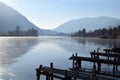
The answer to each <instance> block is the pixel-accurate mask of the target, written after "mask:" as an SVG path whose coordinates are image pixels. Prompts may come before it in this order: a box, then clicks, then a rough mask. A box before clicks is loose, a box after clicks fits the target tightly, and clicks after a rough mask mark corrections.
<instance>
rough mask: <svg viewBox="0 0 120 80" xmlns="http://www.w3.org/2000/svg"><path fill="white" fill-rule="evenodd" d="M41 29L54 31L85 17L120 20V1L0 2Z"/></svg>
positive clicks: (40, 0) (31, 0)
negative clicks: (70, 21) (104, 17)
mask: <svg viewBox="0 0 120 80" xmlns="http://www.w3.org/2000/svg"><path fill="white" fill-rule="evenodd" d="M0 1H1V2H4V3H6V4H7V5H9V6H11V7H13V8H14V9H16V10H17V11H18V12H20V13H21V14H23V15H24V16H26V17H27V18H28V19H29V20H30V21H31V22H32V23H34V24H35V25H37V26H38V27H40V28H44V29H53V28H55V27H58V26H59V25H60V24H62V23H64V22H66V21H69V20H72V19H79V18H84V17H98V16H110V17H116V18H120V0H0Z"/></svg>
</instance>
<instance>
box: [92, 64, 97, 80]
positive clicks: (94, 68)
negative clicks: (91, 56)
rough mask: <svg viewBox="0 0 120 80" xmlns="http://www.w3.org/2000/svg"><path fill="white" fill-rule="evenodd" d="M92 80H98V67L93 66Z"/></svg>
mask: <svg viewBox="0 0 120 80" xmlns="http://www.w3.org/2000/svg"><path fill="white" fill-rule="evenodd" d="M92 80H96V65H95V64H94V65H93V75H92Z"/></svg>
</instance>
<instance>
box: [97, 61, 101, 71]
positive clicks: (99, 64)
mask: <svg viewBox="0 0 120 80" xmlns="http://www.w3.org/2000/svg"><path fill="white" fill-rule="evenodd" d="M97 64H98V65H97V71H98V73H99V72H100V71H101V63H97Z"/></svg>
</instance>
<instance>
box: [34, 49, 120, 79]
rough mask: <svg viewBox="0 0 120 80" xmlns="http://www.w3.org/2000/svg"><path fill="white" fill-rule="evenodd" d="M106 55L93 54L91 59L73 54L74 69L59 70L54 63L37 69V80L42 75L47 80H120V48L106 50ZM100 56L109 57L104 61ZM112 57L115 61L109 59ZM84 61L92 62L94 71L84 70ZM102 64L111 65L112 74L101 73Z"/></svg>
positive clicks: (97, 52)
mask: <svg viewBox="0 0 120 80" xmlns="http://www.w3.org/2000/svg"><path fill="white" fill-rule="evenodd" d="M104 51H105V52H104V53H101V52H99V51H98V50H97V51H94V52H91V53H90V55H91V57H82V56H78V54H77V53H76V54H73V55H72V56H71V57H70V58H69V60H72V68H70V69H69V70H63V69H57V68H54V67H53V63H50V67H46V66H43V65H40V66H39V68H37V69H36V76H37V80H40V79H41V78H40V76H41V75H45V76H46V80H54V79H55V78H57V79H60V80H77V79H82V80H118V79H120V70H118V66H120V48H111V49H104ZM100 56H105V57H108V58H107V59H102V58H100ZM109 57H112V58H113V59H112V60H111V59H109ZM82 61H86V62H92V63H93V69H91V70H90V71H87V70H85V69H82ZM101 64H111V65H112V66H113V70H112V72H111V73H106V72H102V71H101Z"/></svg>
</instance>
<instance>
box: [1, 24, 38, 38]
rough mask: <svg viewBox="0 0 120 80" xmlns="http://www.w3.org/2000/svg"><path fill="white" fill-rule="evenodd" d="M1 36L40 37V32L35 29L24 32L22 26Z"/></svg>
mask: <svg viewBox="0 0 120 80" xmlns="http://www.w3.org/2000/svg"><path fill="white" fill-rule="evenodd" d="M0 36H38V30H37V29H34V28H30V29H28V30H22V29H21V27H20V26H16V27H15V29H14V30H11V31H8V32H4V33H0Z"/></svg>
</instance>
